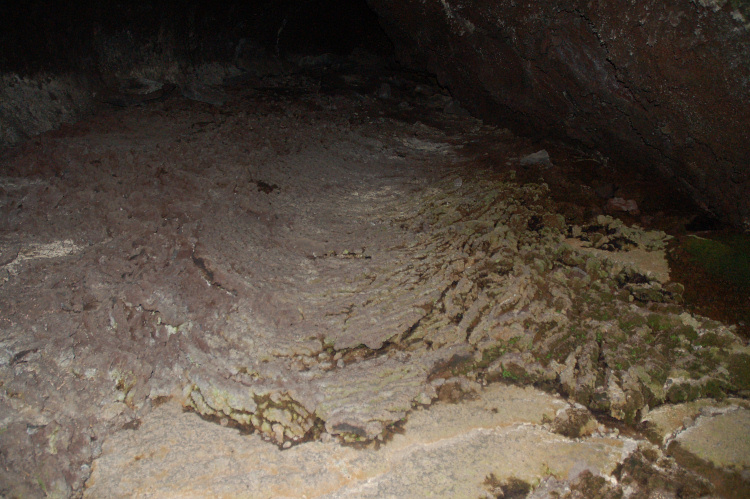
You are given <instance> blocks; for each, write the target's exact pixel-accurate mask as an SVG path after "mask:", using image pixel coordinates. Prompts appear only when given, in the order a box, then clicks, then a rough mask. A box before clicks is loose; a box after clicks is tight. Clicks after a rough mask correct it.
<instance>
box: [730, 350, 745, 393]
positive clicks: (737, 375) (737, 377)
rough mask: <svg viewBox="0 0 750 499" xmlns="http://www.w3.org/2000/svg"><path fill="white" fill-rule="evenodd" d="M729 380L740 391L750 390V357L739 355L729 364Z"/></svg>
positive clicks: (733, 357) (733, 356)
mask: <svg viewBox="0 0 750 499" xmlns="http://www.w3.org/2000/svg"><path fill="white" fill-rule="evenodd" d="M727 370H728V371H729V380H730V382H731V383H732V385H734V386H735V387H736V388H737V389H739V390H750V355H748V354H746V353H738V354H735V355H732V356H731V357H729V360H728V362H727Z"/></svg>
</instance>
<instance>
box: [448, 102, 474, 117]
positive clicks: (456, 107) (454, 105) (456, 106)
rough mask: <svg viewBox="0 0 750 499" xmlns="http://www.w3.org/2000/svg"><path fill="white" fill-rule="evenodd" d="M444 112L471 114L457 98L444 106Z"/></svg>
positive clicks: (456, 114) (458, 114) (460, 114)
mask: <svg viewBox="0 0 750 499" xmlns="http://www.w3.org/2000/svg"><path fill="white" fill-rule="evenodd" d="M443 112H444V113H445V114H452V115H454V116H470V114H469V111H467V110H466V109H464V108H463V107H462V106H461V104H460V103H459V102H458V101H457V100H455V99H451V100H449V101H448V103H447V104H446V105H445V107H444V108H443Z"/></svg>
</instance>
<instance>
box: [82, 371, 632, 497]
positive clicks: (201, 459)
mask: <svg viewBox="0 0 750 499" xmlns="http://www.w3.org/2000/svg"><path fill="white" fill-rule="evenodd" d="M475 397H476V398H474V400H465V401H464V402H462V403H459V404H448V403H444V404H436V405H434V406H433V407H431V408H429V409H425V410H417V411H415V412H413V413H412V414H411V416H410V417H409V420H408V422H407V423H406V424H405V426H404V432H403V434H398V435H395V436H394V438H393V439H392V440H391V441H390V442H388V443H386V444H384V445H382V446H381V447H380V448H379V449H377V450H376V449H375V448H373V447H372V446H370V447H367V448H362V449H357V448H355V447H352V446H342V445H340V444H339V443H337V442H333V441H330V440H329V441H327V442H326V441H325V440H328V439H326V438H323V439H322V440H323V441H316V442H308V443H304V444H300V445H297V446H295V447H292V448H290V449H288V450H280V449H279V448H278V447H277V446H276V445H272V444H270V443H268V442H266V441H264V440H263V439H261V438H260V437H259V436H258V435H243V434H241V433H240V432H239V431H237V430H235V429H232V428H228V427H222V426H220V425H217V424H215V423H211V422H207V421H204V420H202V419H201V418H200V417H199V416H198V415H196V414H194V413H191V412H184V411H183V410H182V409H181V408H180V407H179V406H177V405H176V404H172V403H167V404H165V405H163V406H161V407H159V408H157V409H155V410H154V411H153V412H152V413H151V414H149V415H148V416H147V417H146V418H145V419H144V421H143V423H142V424H141V426H140V427H139V428H138V429H136V430H123V431H120V432H119V433H117V434H115V435H113V436H112V437H111V438H109V439H108V440H107V441H106V442H105V443H104V445H103V452H102V455H101V457H100V458H98V459H97V460H95V461H94V464H93V469H92V475H91V478H90V479H89V481H88V482H87V487H86V489H85V493H84V497H89V498H94V497H133V496H139V497H208V496H212V497H232V496H248V497H320V496H322V497H332V498H333V497H426V496H427V495H433V496H440V497H479V496H480V495H482V494H484V493H485V491H486V489H485V486H484V485H483V483H484V481H485V480H486V479H487V477H488V476H489V475H490V474H493V475H494V476H495V477H496V478H497V479H499V480H504V479H508V478H511V477H514V478H517V479H520V480H523V481H526V482H529V483H533V482H537V483H538V481H539V480H541V479H543V478H545V477H546V476H550V475H554V476H556V477H558V478H561V479H567V478H568V477H569V476H571V475H572V476H576V475H578V474H579V473H581V472H582V471H584V470H590V471H591V472H593V473H594V474H600V473H601V474H609V473H611V472H612V470H613V469H614V468H615V467H616V466H617V465H618V464H619V463H620V462H622V460H623V459H625V458H626V457H627V456H628V455H629V454H630V453H631V452H632V451H633V450H634V449H635V448H636V442H635V441H633V440H631V439H629V438H622V437H619V438H617V437H612V436H594V437H591V438H587V439H569V438H565V437H563V436H561V435H557V434H555V433H553V432H551V430H550V429H549V426H548V425H544V424H542V422H543V421H548V420H551V419H553V418H554V417H555V415H556V414H557V413H558V411H560V410H562V409H565V408H567V407H569V404H568V403H567V402H565V401H563V400H562V399H561V398H559V397H555V396H551V395H548V394H546V393H543V392H540V391H538V390H536V389H533V388H519V387H515V386H504V385H490V386H489V387H487V388H484V389H478V391H477V393H476V396H475Z"/></svg>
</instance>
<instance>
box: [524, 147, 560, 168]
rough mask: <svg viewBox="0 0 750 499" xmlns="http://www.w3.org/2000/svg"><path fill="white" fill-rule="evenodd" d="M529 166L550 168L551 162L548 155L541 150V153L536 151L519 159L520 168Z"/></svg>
mask: <svg viewBox="0 0 750 499" xmlns="http://www.w3.org/2000/svg"><path fill="white" fill-rule="evenodd" d="M531 165H543V166H546V167H551V166H552V161H550V159H549V153H548V152H547V151H546V150H545V149H542V150H541V151H537V152H535V153H532V154H529V155H527V156H524V157H523V158H521V166H531Z"/></svg>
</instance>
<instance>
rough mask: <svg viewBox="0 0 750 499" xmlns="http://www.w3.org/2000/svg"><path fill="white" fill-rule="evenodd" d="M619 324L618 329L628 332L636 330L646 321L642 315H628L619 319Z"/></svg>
mask: <svg viewBox="0 0 750 499" xmlns="http://www.w3.org/2000/svg"><path fill="white" fill-rule="evenodd" d="M619 324H620V329H622V330H623V331H625V332H630V331H632V330H634V329H635V328H638V327H640V326H643V325H644V324H646V319H645V317H643V316H642V315H638V314H630V315H627V316H625V317H623V318H621V319H620V321H619Z"/></svg>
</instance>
